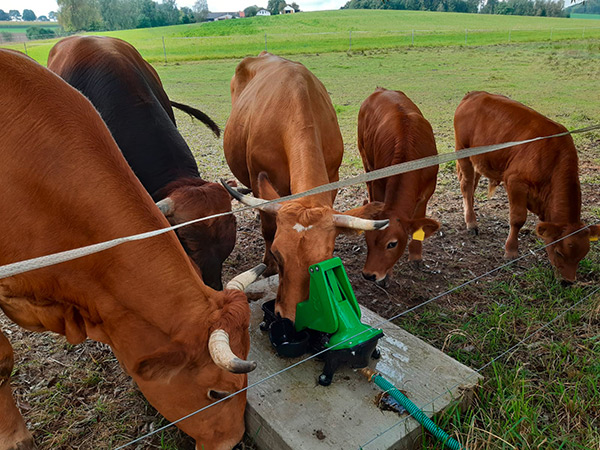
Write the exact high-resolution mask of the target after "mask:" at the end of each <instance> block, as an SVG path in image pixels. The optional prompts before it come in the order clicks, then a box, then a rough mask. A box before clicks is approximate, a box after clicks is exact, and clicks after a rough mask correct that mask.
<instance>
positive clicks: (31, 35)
mask: <svg viewBox="0 0 600 450" xmlns="http://www.w3.org/2000/svg"><path fill="white" fill-rule="evenodd" d="M25 34H27V39H29V40H30V41H31V40H32V39H52V38H53V37H55V36H56V35H55V34H54V31H52V30H51V29H50V28H41V27H29V28H27V31H25Z"/></svg>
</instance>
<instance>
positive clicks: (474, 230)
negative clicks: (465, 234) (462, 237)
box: [468, 227, 479, 236]
mask: <svg viewBox="0 0 600 450" xmlns="http://www.w3.org/2000/svg"><path fill="white" fill-rule="evenodd" d="M468 230H469V234H470V235H472V236H479V228H477V227H473V228H469V229H468Z"/></svg>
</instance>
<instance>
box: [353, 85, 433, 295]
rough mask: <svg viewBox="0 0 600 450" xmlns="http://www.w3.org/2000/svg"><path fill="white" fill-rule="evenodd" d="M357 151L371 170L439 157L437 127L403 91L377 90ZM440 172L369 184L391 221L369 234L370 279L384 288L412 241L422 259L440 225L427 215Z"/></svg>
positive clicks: (414, 254)
mask: <svg viewBox="0 0 600 450" xmlns="http://www.w3.org/2000/svg"><path fill="white" fill-rule="evenodd" d="M358 150H359V152H360V156H361V157H362V161H363V165H364V167H365V171H366V172H371V171H372V170H377V169H382V168H384V167H388V166H391V165H394V164H401V163H404V162H407V161H412V160H415V159H420V158H425V157H427V156H433V155H437V150H436V147H435V138H434V137H433V130H432V128H431V125H430V124H429V122H428V121H427V119H425V118H424V117H423V114H422V113H421V111H420V110H419V108H418V107H417V105H415V104H414V103H413V102H412V101H411V100H410V99H409V98H408V97H407V96H406V95H405V94H404V93H403V92H400V91H392V90H388V89H384V88H377V89H376V90H375V92H373V93H372V94H371V95H370V96H369V97H368V98H367V99H366V100H365V101H364V102H363V104H362V105H361V107H360V111H359V112H358ZM437 172H438V168H437V166H434V167H428V168H425V169H420V170H415V171H411V172H408V173H404V174H400V175H396V176H393V177H388V178H384V179H382V180H375V181H371V182H369V183H367V190H368V192H369V200H370V201H371V202H373V201H378V202H382V203H383V210H382V211H381V212H378V213H376V215H375V218H377V219H389V220H390V226H389V227H388V228H387V229H386V230H384V231H381V232H377V233H375V232H372V231H367V232H366V233H365V238H366V241H367V249H368V253H367V260H366V261H365V266H364V269H363V276H364V277H365V278H366V279H367V280H371V281H374V282H376V283H377V284H378V285H380V286H384V287H385V286H386V284H387V280H388V278H389V275H390V273H391V271H392V269H393V267H394V264H396V262H397V261H398V259H400V257H401V256H402V255H403V254H404V250H405V249H406V246H407V243H408V259H409V260H410V261H415V262H417V263H418V262H419V261H421V259H422V250H423V239H425V238H427V237H429V236H431V235H432V234H433V233H434V232H435V231H436V230H437V229H438V228H439V227H440V224H439V222H437V221H436V220H433V219H430V218H428V217H425V212H426V209H427V202H428V201H429V199H430V198H431V196H432V195H433V192H434V191H435V184H436V177H437ZM409 236H412V240H411V241H410V243H409V242H408V239H409Z"/></svg>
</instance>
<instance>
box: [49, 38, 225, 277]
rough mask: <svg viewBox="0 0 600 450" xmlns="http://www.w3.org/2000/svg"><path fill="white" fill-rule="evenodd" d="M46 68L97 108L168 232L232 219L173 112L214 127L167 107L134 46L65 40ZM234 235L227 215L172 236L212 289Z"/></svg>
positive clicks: (222, 195) (151, 72) (220, 191)
mask: <svg viewBox="0 0 600 450" xmlns="http://www.w3.org/2000/svg"><path fill="white" fill-rule="evenodd" d="M48 68H49V69H50V70H52V71H53V72H56V73H57V74H58V75H60V76H61V78H63V79H64V80H65V81H66V82H67V83H69V84H70V85H71V86H73V87H75V88H76V89H78V90H79V91H80V92H81V93H83V95H85V96H86V97H87V98H88V99H89V100H90V101H91V102H92V104H93V105H94V106H95V107H96V109H97V110H98V112H99V113H100V115H101V116H102V118H103V119H104V122H105V123H106V125H107V126H108V129H109V130H110V132H111V133H112V135H113V137H114V138H115V141H117V145H118V146H119V148H120V149H121V151H122V152H123V155H124V156H125V159H126V160H127V162H128V163H129V165H130V166H131V168H132V169H133V172H134V173H135V174H136V175H137V177H138V178H139V180H140V181H141V182H142V184H143V185H144V187H145V188H146V190H147V191H148V193H149V194H150V195H152V197H153V198H154V200H155V201H158V204H159V206H160V209H161V211H162V212H163V213H164V214H165V216H166V217H167V219H168V220H169V222H170V223H171V225H177V224H179V223H183V222H187V221H189V220H192V219H197V218H198V217H206V216H210V215H213V214H219V213H222V212H227V211H231V198H230V197H229V195H228V194H227V192H226V191H225V189H223V187H222V186H221V185H220V184H218V183H209V182H207V181H204V180H203V179H202V178H200V174H199V172H198V166H197V164H196V160H195V158H194V155H193V154H192V152H191V151H190V149H189V147H188V145H187V144H186V142H185V140H184V139H183V137H182V136H181V135H180V134H179V131H178V130H177V127H176V124H175V116H174V114H173V108H171V105H174V106H177V107H179V108H184V110H185V111H187V112H190V113H193V114H194V115H195V116H196V117H198V118H199V119H201V120H202V121H203V122H205V123H206V124H207V125H208V126H209V127H210V128H211V129H212V130H213V131H214V132H215V134H216V135H217V136H218V135H219V127H218V126H217V125H216V124H215V123H214V122H213V121H212V120H211V119H210V118H208V116H206V115H205V114H204V113H202V112H201V111H198V110H195V109H193V108H190V107H187V106H186V105H181V104H179V103H175V102H172V101H170V100H169V98H168V96H167V94H166V92H165V91H164V89H163V87H162V83H161V81H160V78H159V77H158V74H157V73H156V71H155V70H154V68H153V67H152V66H151V65H150V64H148V63H147V62H146V61H145V60H144V59H143V58H142V56H141V55H140V54H139V53H138V51H137V50H136V49H135V48H134V47H133V46H131V45H130V44H128V43H127V42H125V41H122V40H120V39H116V38H111V37H106V36H71V37H68V38H65V39H62V40H61V41H59V42H58V43H57V44H56V45H55V46H54V47H52V49H51V50H50V54H49V55H48ZM235 235H236V230H235V218H234V216H233V215H227V216H221V217H218V218H214V219H211V220H209V221H203V222H198V223H195V224H193V225H189V226H187V227H184V228H181V229H179V230H177V236H178V237H179V240H180V241H181V244H182V245H183V248H184V250H185V251H186V252H187V254H188V255H189V256H190V257H191V258H192V259H193V260H194V262H195V263H196V264H197V265H198V267H199V268H200V271H201V272H202V279H203V280H204V282H205V283H206V284H208V285H209V286H210V287H212V288H214V289H222V288H223V284H222V282H221V270H222V265H223V261H225V259H226V258H227V257H228V256H229V254H230V253H231V252H232V250H233V247H234V246H235Z"/></svg>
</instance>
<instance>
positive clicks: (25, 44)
mask: <svg viewBox="0 0 600 450" xmlns="http://www.w3.org/2000/svg"><path fill="white" fill-rule="evenodd" d="M23 47H25V54H26V55H27V42H23ZM27 56H29V55H27Z"/></svg>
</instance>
